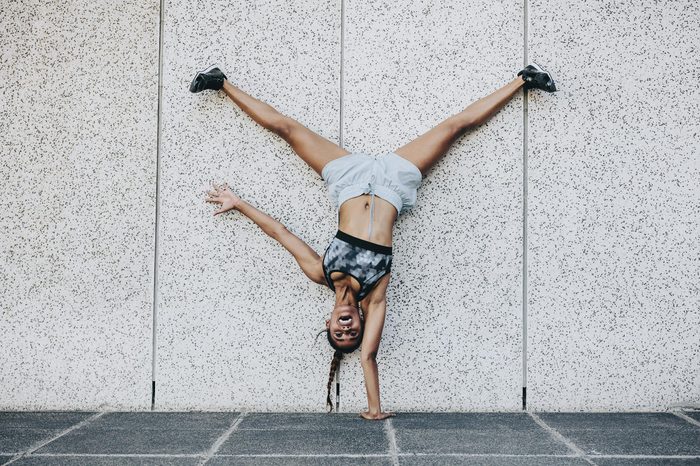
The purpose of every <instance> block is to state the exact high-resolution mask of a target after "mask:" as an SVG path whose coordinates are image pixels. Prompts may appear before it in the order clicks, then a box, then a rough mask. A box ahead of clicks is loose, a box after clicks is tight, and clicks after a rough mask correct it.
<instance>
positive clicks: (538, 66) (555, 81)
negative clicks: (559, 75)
mask: <svg viewBox="0 0 700 466" xmlns="http://www.w3.org/2000/svg"><path fill="white" fill-rule="evenodd" d="M532 65H533V66H534V67H535V68H537V71H541V72H543V73H547V76H549V79H551V80H552V85H554V90H553V91H549V92H557V91H559V89H557V80H556V79H554V75H553V74H552V73H550V72H549V71H547V70H545V69H544V68H542V67H541V66H540V65H538V64H537V63H535V62H534V61H533V62H532Z"/></svg>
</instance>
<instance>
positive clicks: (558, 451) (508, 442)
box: [396, 427, 571, 455]
mask: <svg viewBox="0 0 700 466" xmlns="http://www.w3.org/2000/svg"><path fill="white" fill-rule="evenodd" d="M396 444H397V446H398V449H399V451H400V452H420V453H494V454H495V453H497V454H511V455H514V454H538V453H539V454H551V455H566V454H569V453H571V452H570V450H569V449H568V448H567V447H566V446H565V445H563V444H561V443H559V442H557V441H556V440H554V439H552V438H551V437H549V435H548V434H547V433H546V432H545V431H543V430H541V429H539V427H533V428H532V429H529V430H527V431H521V432H517V431H514V430H513V431H508V430H504V431H501V432H497V431H488V430H486V431H484V430H479V429H409V430H404V431H401V430H398V431H397V432H396Z"/></svg>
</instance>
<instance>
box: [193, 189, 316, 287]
mask: <svg viewBox="0 0 700 466" xmlns="http://www.w3.org/2000/svg"><path fill="white" fill-rule="evenodd" d="M214 186H215V190H214V191H209V193H208V194H209V197H208V198H207V199H206V201H207V202H214V203H218V204H221V208H220V209H219V210H217V211H216V212H214V215H219V214H223V213H224V212H227V211H229V210H233V209H235V210H238V211H239V212H241V213H242V214H243V215H245V216H246V217H248V218H249V219H251V220H252V221H253V222H255V224H256V225H258V226H259V227H260V229H261V230H262V231H264V232H265V233H266V234H267V235H268V236H270V237H271V238H273V239H275V240H276V241H277V242H279V243H280V244H281V245H282V246H284V248H285V249H286V250H287V251H289V252H290V253H291V254H292V256H294V259H295V260H296V261H297V263H298V264H299V266H300V267H301V270H302V271H303V272H304V274H305V275H306V276H307V277H309V279H310V280H311V281H313V282H315V283H318V284H325V277H324V275H323V269H322V266H321V257H320V256H319V255H318V253H316V251H314V250H313V249H312V248H311V247H310V246H309V245H308V244H306V243H305V242H304V241H303V240H302V239H301V238H299V237H298V236H296V235H295V234H294V233H292V232H291V231H289V230H288V229H287V227H285V226H284V225H283V224H282V223H281V222H279V221H278V220H276V219H274V218H272V217H271V216H269V215H268V214H266V213H265V212H263V211H261V210H260V209H258V208H256V207H255V206H253V205H251V204H249V203H248V202H246V201H245V200H243V199H241V198H240V197H239V196H237V195H236V194H234V193H233V191H231V190H230V188H229V187H228V185H227V184H223V185H221V186H217V185H214Z"/></svg>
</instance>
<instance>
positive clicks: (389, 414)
mask: <svg viewBox="0 0 700 466" xmlns="http://www.w3.org/2000/svg"><path fill="white" fill-rule="evenodd" d="M392 416H396V414H395V413H393V412H391V411H387V412H385V413H376V414H371V413H370V412H369V411H363V412H361V413H360V417H363V418H365V419H367V420H370V421H381V420H382V419H386V418H388V417H392Z"/></svg>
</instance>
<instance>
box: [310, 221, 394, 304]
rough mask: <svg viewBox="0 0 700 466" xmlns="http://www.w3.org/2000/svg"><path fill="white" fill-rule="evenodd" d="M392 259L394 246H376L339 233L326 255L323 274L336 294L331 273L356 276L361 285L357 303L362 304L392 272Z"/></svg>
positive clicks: (324, 255)
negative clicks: (338, 272) (384, 277)
mask: <svg viewBox="0 0 700 466" xmlns="http://www.w3.org/2000/svg"><path fill="white" fill-rule="evenodd" d="M392 258H393V255H392V253H391V246H384V245H382V244H377V243H372V242H370V241H366V240H364V239H362V238H357V237H356V236H352V235H349V234H347V233H345V232H343V231H340V230H338V232H337V233H336V234H335V237H334V238H333V240H332V241H331V244H329V245H328V247H327V248H326V252H325V253H324V254H323V274H324V275H325V277H326V282H327V284H328V287H329V288H330V289H331V290H333V291H335V287H334V286H333V280H331V272H335V271H340V272H343V273H345V274H348V275H350V276H352V277H354V278H355V280H357V281H358V282H359V284H360V292H359V293H358V294H357V300H358V301H361V300H362V299H363V298H364V297H365V296H367V294H368V293H369V292H370V291H371V290H372V288H374V286H375V285H376V284H377V282H378V281H379V280H380V279H381V278H382V277H383V276H384V275H386V274H387V273H389V271H391V260H392Z"/></svg>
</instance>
